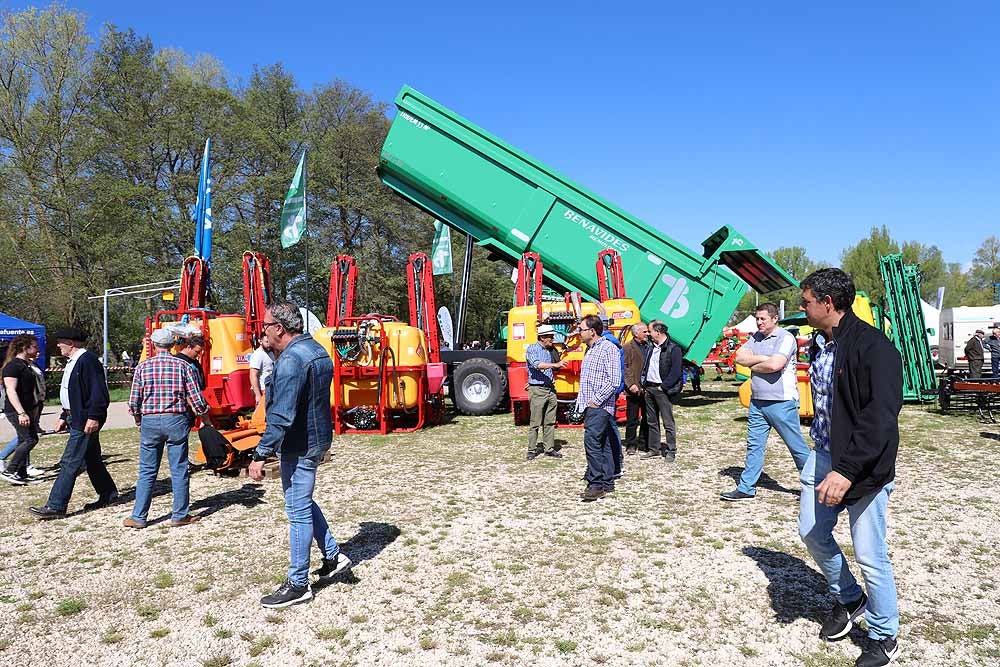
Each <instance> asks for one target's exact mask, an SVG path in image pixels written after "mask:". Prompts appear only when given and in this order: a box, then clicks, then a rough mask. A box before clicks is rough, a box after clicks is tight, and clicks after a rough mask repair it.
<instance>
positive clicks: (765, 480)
mask: <svg viewBox="0 0 1000 667" xmlns="http://www.w3.org/2000/svg"><path fill="white" fill-rule="evenodd" d="M742 474H743V468H739V467H737V466H730V467H728V468H723V469H722V470H720V471H719V477H729V478H730V479H732V480H733V482H734V483H736V482H739V481H740V475H742ZM757 487H758V488H761V489H767V490H768V491H777V492H778V493H790V494H792V495H793V496H798V495H800V494H801V492H800V491H799V490H798V489H789V488H786V487H784V486H782V485H781V484H779V483H778V482H777V481H775V480H774V478H772V477H771V476H770V475H768V474H767V473H766V472H762V473H761V474H760V479H759V480H757Z"/></svg>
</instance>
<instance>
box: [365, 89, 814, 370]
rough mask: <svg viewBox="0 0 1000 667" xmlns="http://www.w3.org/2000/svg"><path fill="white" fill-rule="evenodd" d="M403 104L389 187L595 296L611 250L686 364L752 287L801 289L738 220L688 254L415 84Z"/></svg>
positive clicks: (384, 158) (387, 162) (635, 295)
mask: <svg viewBox="0 0 1000 667" xmlns="http://www.w3.org/2000/svg"><path fill="white" fill-rule="evenodd" d="M396 106H397V107H398V109H399V113H398V114H397V115H396V118H395V119H394V120H393V122H392V126H391V127H390V128H389V134H388V136H387V137H386V140H385V144H384V145H383V147H382V155H381V158H380V161H379V176H380V177H381V179H382V181H383V182H384V183H385V184H386V185H388V186H389V187H390V188H392V189H393V190H395V191H396V192H398V193H399V194H400V195H402V196H403V197H404V198H406V199H408V200H409V201H411V202H413V203H414V204H416V205H417V206H419V207H420V208H422V209H423V210H425V211H427V212H428V213H429V214H431V215H433V216H435V217H436V218H437V219H439V220H441V221H443V222H445V223H447V224H448V225H451V226H452V227H454V228H456V229H459V230H461V231H463V232H465V233H467V234H469V235H471V236H472V237H473V238H474V239H475V240H476V241H477V242H478V243H479V245H481V246H483V247H485V248H487V249H488V250H490V251H491V252H492V253H494V254H496V255H500V256H502V257H504V258H506V259H507V260H508V261H510V262H511V263H512V264H516V263H517V260H518V259H519V258H520V257H521V254H522V253H523V252H525V251H528V250H530V251H533V252H537V253H538V254H539V255H540V256H541V258H542V261H543V262H544V263H545V272H546V276H547V278H548V279H549V280H550V281H551V282H552V283H554V284H555V286H556V287H557V288H558V289H563V290H571V291H577V292H580V293H582V294H583V295H584V296H586V297H587V298H590V299H596V298H597V296H598V286H597V276H596V272H595V271H594V262H595V258H596V257H597V253H598V252H599V251H601V250H603V249H604V248H614V249H615V250H617V251H618V253H619V254H620V255H621V258H622V266H623V268H624V273H625V290H626V292H627V294H628V296H629V297H630V298H632V299H634V300H635V301H636V303H637V304H639V308H640V310H641V312H642V316H643V319H646V320H649V319H662V320H664V321H665V322H666V323H667V324H668V325H669V327H670V335H671V337H672V338H673V339H674V341H676V342H677V343H678V344H680V345H681V346H683V347H684V349H685V356H686V357H687V358H688V359H690V360H691V361H694V362H696V363H697V362H700V361H702V360H703V359H704V357H705V355H706V354H707V353H708V351H709V349H711V347H712V345H713V344H714V343H715V341H716V339H717V338H718V335H719V333H720V332H721V331H722V329H723V327H724V326H725V325H726V324H727V322H728V320H729V317H730V316H731V315H732V314H733V311H735V310H736V306H737V305H738V304H739V301H740V299H741V298H742V297H743V295H744V294H745V293H746V285H750V286H751V287H753V288H754V289H756V290H757V291H759V292H770V291H773V290H777V289H781V288H784V287H789V286H792V285H795V284H796V283H795V280H794V279H793V278H792V277H791V276H789V275H788V274H787V273H785V271H784V270H782V269H781V267H779V266H778V265H776V264H775V263H774V262H773V261H772V260H771V259H770V258H768V257H767V256H766V255H764V254H763V253H762V252H760V250H758V248H757V247H756V246H754V245H753V243H751V242H750V241H749V240H748V239H747V238H746V237H745V236H743V235H742V234H740V233H738V232H737V231H735V230H734V229H733V228H732V227H729V226H725V227H722V228H721V229H719V230H718V231H716V232H715V233H713V234H712V235H711V236H709V237H708V238H707V239H706V240H705V241H704V242H703V243H702V248H703V249H702V252H700V253H699V252H695V251H692V250H689V249H688V248H686V247H684V246H683V245H681V244H679V243H677V242H676V241H674V240H673V239H671V238H669V237H667V236H666V235H665V234H663V233H661V232H659V231H657V230H656V229H653V228H652V227H651V226H649V225H647V224H646V223H644V222H642V221H641V220H639V219H638V218H635V217H633V216H631V215H629V214H628V213H626V212H625V211H623V210H622V209H620V208H618V207H617V206H615V205H614V204H612V203H610V202H608V201H605V200H603V199H601V198H600V197H598V196H597V195H595V194H592V193H591V192H589V191H587V190H586V189H584V188H583V187H581V186H579V185H577V184H576V183H573V182H572V181H570V180H569V179H567V178H565V177H563V176H561V175H560V174H558V173H556V172H555V171H554V170H552V169H550V168H549V167H547V166H545V165H544V164H542V163H540V162H538V161H537V160H534V159H532V158H531V157H529V156H528V155H526V154H525V153H522V152H521V151H518V150H517V149H516V148H514V147H513V146H510V145H508V144H506V143H504V142H503V141H501V140H500V139H498V138H497V137H494V136H493V135H491V134H489V133H487V132H486V131H485V130H483V129H481V128H479V127H477V126H475V125H473V124H472V123H470V122H469V121H467V120H465V119H464V118H462V117H461V116H459V115H458V114H456V113H455V112H453V111H451V110H449V109H447V108H445V107H444V106H442V105H440V104H438V103H437V102H435V101H434V100H432V99H430V98H429V97H427V96H425V95H421V94H420V93H418V92H417V91H415V90H413V89H412V88H409V87H404V88H403V89H402V90H401V91H400V93H399V95H398V96H397V97H396ZM724 267H725V268H724ZM727 269H728V270H727ZM734 274H735V275H734Z"/></svg>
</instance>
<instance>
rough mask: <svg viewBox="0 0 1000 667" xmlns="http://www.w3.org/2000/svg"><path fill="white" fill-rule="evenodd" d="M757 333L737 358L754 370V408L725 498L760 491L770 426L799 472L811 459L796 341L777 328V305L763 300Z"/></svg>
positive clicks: (740, 497) (750, 495) (739, 497)
mask: <svg viewBox="0 0 1000 667" xmlns="http://www.w3.org/2000/svg"><path fill="white" fill-rule="evenodd" d="M754 317H755V318H756V320H757V333H755V334H754V335H753V336H751V338H750V340H748V341H747V342H746V343H745V344H744V345H743V347H741V348H740V349H739V350H737V352H736V363H737V364H741V365H743V366H747V367H748V368H749V369H750V392H751V399H750V410H749V412H748V413H747V455H746V462H745V463H744V466H743V474H742V475H740V479H739V482H738V483H737V485H736V489H735V490H734V491H727V492H725V493H722V494H719V497H720V498H721V499H722V500H728V501H737V500H749V499H750V498H753V497H754V495H756V493H757V489H756V486H757V480H758V479H760V475H761V472H762V471H763V470H764V450H765V448H766V447H767V438H768V436H770V435H771V429H772V428H774V429H776V430H777V431H778V435H780V436H781V439H782V440H784V441H785V445H786V446H787V447H788V451H789V452H790V453H791V455H792V458H793V459H794V460H795V467H796V468H798V470H799V472H801V471H802V466H803V465H805V463H806V459H808V458H809V445H807V444H806V441H805V438H803V437H802V430H801V429H800V428H799V388H798V383H797V380H796V378H795V362H796V359H797V357H798V344H797V343H796V341H795V336H793V335H792V334H790V333H788V332H787V331H785V330H784V329H780V328H779V327H778V307H777V306H775V305H774V304H773V303H762V304H760V305H759V306H757V310H756V312H755V313H754Z"/></svg>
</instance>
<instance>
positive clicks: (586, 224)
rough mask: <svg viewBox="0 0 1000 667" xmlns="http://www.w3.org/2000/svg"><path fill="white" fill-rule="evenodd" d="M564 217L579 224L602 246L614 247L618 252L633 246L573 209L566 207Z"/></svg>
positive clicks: (626, 250)
mask: <svg viewBox="0 0 1000 667" xmlns="http://www.w3.org/2000/svg"><path fill="white" fill-rule="evenodd" d="M563 218H565V219H566V220H569V221H570V222H572V223H573V224H575V225H579V226H580V228H581V229H583V231H585V232H587V233H588V234H589V235H590V240H591V241H593V242H594V243H596V244H598V245H599V246H601V247H602V248H614V249H615V250H617V251H618V252H628V250H629V248H631V246H630V245H629V244H628V242H627V241H623V240H622V239H620V238H618V237H617V236H615V235H614V234H612V233H611V232H609V231H608V230H606V229H605V228H604V227H601V226H600V225H599V224H597V223H596V222H593V221H591V220H588V219H587V218H585V217H583V216H582V215H580V214H579V213H577V212H576V211H574V210H572V209H566V211H565V212H564V213H563Z"/></svg>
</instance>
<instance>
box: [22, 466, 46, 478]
mask: <svg viewBox="0 0 1000 667" xmlns="http://www.w3.org/2000/svg"><path fill="white" fill-rule="evenodd" d="M25 472H26V473H28V477H41V476H42V475H44V474H45V471H44V470H42V469H41V468H36V467H35V466H28V467H27V468H26V469H25Z"/></svg>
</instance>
